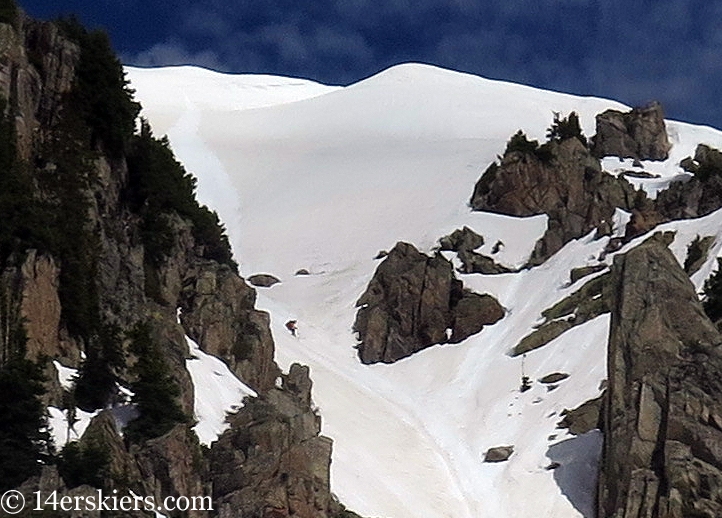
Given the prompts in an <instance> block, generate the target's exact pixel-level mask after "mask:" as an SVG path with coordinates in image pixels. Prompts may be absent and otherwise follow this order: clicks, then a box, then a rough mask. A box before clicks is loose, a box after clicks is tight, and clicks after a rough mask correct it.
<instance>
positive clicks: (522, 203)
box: [470, 138, 635, 265]
mask: <svg viewBox="0 0 722 518" xmlns="http://www.w3.org/2000/svg"><path fill="white" fill-rule="evenodd" d="M544 148H545V154H541V153H538V152H532V151H520V150H509V151H507V152H506V153H504V156H503V157H502V159H501V163H500V164H496V163H493V164H492V165H491V166H489V168H488V169H487V170H486V172H484V174H483V175H482V177H481V178H480V179H479V181H478V182H477V183H476V186H475V188H474V193H473V195H472V197H471V202H470V204H471V207H472V208H473V209H474V210H484V211H489V212H496V213H500V214H508V215H512V216H535V215H538V214H547V215H548V216H549V223H548V227H547V231H546V233H545V234H544V236H542V238H541V239H540V240H539V241H538V242H537V245H536V247H535V249H534V252H533V253H532V256H531V258H530V259H529V263H530V264H531V265H537V264H541V263H542V262H544V261H545V260H546V259H547V258H548V257H550V256H552V255H553V254H554V253H556V252H557V251H558V250H559V249H561V248H562V246H564V244H566V243H567V242H569V241H570V240H572V239H577V238H580V237H582V236H583V235H585V234H587V233H589V232H590V231H592V230H593V229H595V228H597V227H598V226H599V225H600V224H601V223H602V222H604V221H611V220H612V217H613V215H614V210H615V208H617V207H620V208H624V209H625V210H630V209H631V207H632V206H633V204H634V200H635V191H634V188H633V187H632V186H631V185H630V184H629V183H628V182H627V181H626V180H624V179H617V178H614V177H613V176H611V175H609V174H607V173H605V172H603V171H602V170H601V166H600V164H599V161H598V160H597V159H596V158H594V157H593V156H592V155H591V154H590V153H589V151H588V150H587V148H586V147H585V146H584V145H583V144H582V143H581V142H580V141H579V139H577V138H568V139H566V140H563V141H561V142H556V141H552V142H549V143H547V144H545V145H544ZM540 155H541V156H540Z"/></svg>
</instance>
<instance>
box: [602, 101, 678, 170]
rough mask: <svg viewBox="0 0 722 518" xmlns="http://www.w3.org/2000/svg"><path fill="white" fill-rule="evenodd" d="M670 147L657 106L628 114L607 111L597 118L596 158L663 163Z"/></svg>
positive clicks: (657, 104) (661, 113)
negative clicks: (611, 157)
mask: <svg viewBox="0 0 722 518" xmlns="http://www.w3.org/2000/svg"><path fill="white" fill-rule="evenodd" d="M671 147H672V144H670V142H669V138H668V137H667V129H666V127H665V124H664V112H663V111H662V106H661V105H660V104H659V103H652V104H650V105H648V106H645V107H643V108H634V109H633V110H632V111H630V112H627V113H623V112H621V111H618V110H606V111H605V112H604V113H600V114H599V115H597V134H596V135H595V136H594V148H593V151H594V154H595V155H596V156H598V157H605V156H616V157H620V158H634V159H636V160H666V159H667V158H668V157H669V150H670V148H671Z"/></svg>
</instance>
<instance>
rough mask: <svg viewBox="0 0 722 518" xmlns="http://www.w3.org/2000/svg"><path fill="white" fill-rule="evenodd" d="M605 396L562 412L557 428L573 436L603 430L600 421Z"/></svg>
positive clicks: (602, 424)
mask: <svg viewBox="0 0 722 518" xmlns="http://www.w3.org/2000/svg"><path fill="white" fill-rule="evenodd" d="M604 398H605V394H602V395H601V396H599V397H597V398H594V399H590V400H589V401H586V402H584V403H582V404H581V405H579V406H578V407H577V408H575V409H573V410H563V411H562V413H561V414H560V415H561V416H562V417H563V419H562V420H561V421H559V423H558V424H557V428H567V429H568V430H569V433H571V434H573V435H582V434H585V433H587V432H590V431H592V430H594V429H600V430H603V428H604V423H603V420H602V417H603V412H602V407H603V405H604Z"/></svg>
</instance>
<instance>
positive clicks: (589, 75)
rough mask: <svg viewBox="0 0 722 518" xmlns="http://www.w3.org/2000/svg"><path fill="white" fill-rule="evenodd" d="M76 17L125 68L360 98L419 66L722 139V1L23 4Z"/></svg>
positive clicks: (33, 10) (98, 0)
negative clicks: (383, 78)
mask: <svg viewBox="0 0 722 518" xmlns="http://www.w3.org/2000/svg"><path fill="white" fill-rule="evenodd" d="M19 1H20V4H21V5H22V6H23V8H24V9H25V10H26V11H27V12H28V13H29V14H31V15H33V16H36V17H40V18H45V19H47V18H52V17H55V16H57V15H59V14H67V13H75V14H77V15H78V16H79V18H80V19H81V20H82V21H83V22H85V23H86V24H87V25H89V26H91V27H102V28H104V29H106V30H107V31H108V32H109V34H110V35H111V39H112V41H113V44H114V46H115V48H116V50H117V51H118V53H119V54H120V56H121V59H122V61H123V62H124V63H127V64H135V65H143V66H158V65H171V64H196V65H201V66H204V67H208V68H212V69H215V70H221V71H228V72H238V73H244V72H259V73H271V74H282V75H292V76H299V77H306V78H310V79H314V80H317V81H321V82H324V83H330V84H348V83H351V82H354V81H357V80H359V79H362V78H364V77H367V76H369V75H372V74H374V73H376V72H378V71H380V70H382V69H384V68H386V67H388V66H391V65H394V64H397V63H401V62H406V61H419V62H425V63H431V64H436V65H440V66H443V67H446V68H451V69H455V70H461V71H465V72H472V73H475V74H478V75H482V76H485V77H490V78H495V79H504V80H509V81H514V82H519V83H524V84H529V85H533V86H538V87H542V88H547V89H552V90H559V91H564V92H570V93H575V94H581V95H596V96H600V97H609V98H613V99H617V100H619V101H622V102H624V103H626V104H630V105H639V104H644V103H646V102H648V101H650V100H654V99H656V100H660V101H661V102H662V104H663V105H664V107H665V111H666V113H667V116H668V117H670V118H674V119H679V120H686V121H690V122H695V123H703V124H709V125H712V126H715V127H717V128H722V22H721V20H722V0H706V1H701V0H656V1H652V0H644V1H635V0H505V1H502V0H499V1H482V0H375V1H372V0H253V1H230V0H206V1H205V2H198V1H194V2H191V1H189V0H180V1H175V2H173V1H167V2H154V1H152V0H93V1H87V0H63V1H62V5H60V4H61V3H60V2H55V1H51V0H19Z"/></svg>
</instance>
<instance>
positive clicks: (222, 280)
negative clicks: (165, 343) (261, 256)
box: [181, 263, 279, 392]
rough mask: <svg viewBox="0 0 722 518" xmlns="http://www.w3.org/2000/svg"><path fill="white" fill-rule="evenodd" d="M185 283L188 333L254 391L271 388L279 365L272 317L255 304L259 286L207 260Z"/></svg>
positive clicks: (185, 311)
mask: <svg viewBox="0 0 722 518" xmlns="http://www.w3.org/2000/svg"><path fill="white" fill-rule="evenodd" d="M185 284H186V289H185V290H184V292H183V302H182V307H183V312H182V313H181V322H182V323H183V325H184V327H185V328H186V330H187V331H188V335H189V336H190V337H191V338H193V340H195V341H196V342H197V343H198V345H199V346H200V347H201V348H202V349H203V350H204V351H206V352H208V353H210V354H213V355H215V356H218V357H219V358H222V359H223V360H225V362H226V363H227V364H228V365H229V366H230V367H231V370H233V372H234V373H235V374H236V375H237V376H238V377H239V378H240V379H242V380H243V381H244V383H246V384H248V385H249V386H251V387H252V388H253V389H254V390H256V391H258V392H264V391H265V390H267V389H270V388H271V387H272V386H273V384H274V381H275V379H276V377H277V376H278V374H279V369H278V367H277V366H276V362H275V361H274V360H273V350H274V344H273V337H272V336H271V331H270V327H269V324H270V317H269V315H268V313H266V312H265V311H259V310H257V309H255V304H256V291H255V290H254V289H253V288H251V287H250V286H248V285H247V284H246V283H245V282H244V281H243V279H241V278H240V277H238V275H236V274H235V273H234V272H233V271H231V269H230V268H229V267H227V266H225V265H219V264H217V263H212V264H211V263H208V264H205V265H203V266H202V267H201V268H199V269H198V270H197V271H196V272H195V274H192V275H189V278H188V279H187V280H186V283H185Z"/></svg>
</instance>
